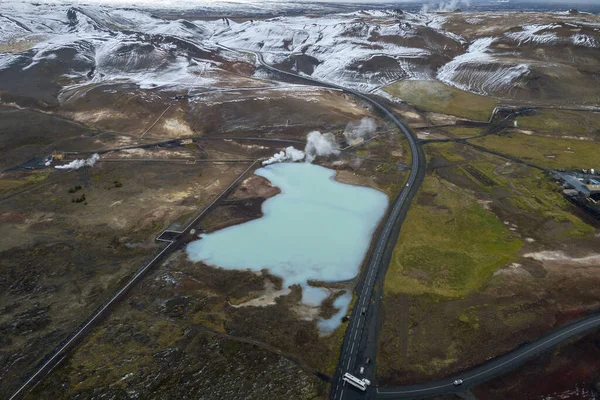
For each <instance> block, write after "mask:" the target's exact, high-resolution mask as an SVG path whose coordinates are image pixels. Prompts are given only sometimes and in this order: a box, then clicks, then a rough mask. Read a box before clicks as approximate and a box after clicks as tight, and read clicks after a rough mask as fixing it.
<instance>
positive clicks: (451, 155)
mask: <svg viewBox="0 0 600 400" xmlns="http://www.w3.org/2000/svg"><path fill="white" fill-rule="evenodd" d="M435 149H436V150H437V153H438V154H439V155H440V156H442V157H444V158H445V159H446V160H448V161H450V162H460V161H465V158H464V157H463V156H461V155H460V154H458V153H457V152H456V145H455V144H454V143H439V144H438V143H436V145H435Z"/></svg>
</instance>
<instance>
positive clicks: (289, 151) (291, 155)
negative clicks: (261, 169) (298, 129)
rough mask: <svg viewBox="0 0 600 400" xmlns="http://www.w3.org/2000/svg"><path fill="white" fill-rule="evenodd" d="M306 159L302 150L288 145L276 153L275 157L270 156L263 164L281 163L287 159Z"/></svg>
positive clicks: (293, 160) (294, 160) (292, 160)
mask: <svg viewBox="0 0 600 400" xmlns="http://www.w3.org/2000/svg"><path fill="white" fill-rule="evenodd" d="M301 160H304V152H303V151H302V150H298V149H296V148H294V147H293V146H290V147H287V148H286V149H285V150H284V151H280V152H279V153H275V154H274V155H273V157H271V158H269V159H268V160H265V161H263V162H262V164H263V165H269V164H274V163H280V162H285V161H291V162H296V161H301Z"/></svg>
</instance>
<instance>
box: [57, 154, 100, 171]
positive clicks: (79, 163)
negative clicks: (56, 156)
mask: <svg viewBox="0 0 600 400" xmlns="http://www.w3.org/2000/svg"><path fill="white" fill-rule="evenodd" d="M99 159H100V156H99V155H98V154H97V153H96V154H94V155H92V156H91V157H90V158H88V159H87V160H73V161H71V162H70V163H68V164H65V165H55V166H54V168H56V169H79V168H81V167H86V166H87V167H93V166H94V164H96V161H98V160H99Z"/></svg>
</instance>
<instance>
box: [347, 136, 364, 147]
mask: <svg viewBox="0 0 600 400" xmlns="http://www.w3.org/2000/svg"><path fill="white" fill-rule="evenodd" d="M364 142H365V138H363V137H359V138H356V139H352V140H351V141H350V146H358V145H359V144H363V143H364Z"/></svg>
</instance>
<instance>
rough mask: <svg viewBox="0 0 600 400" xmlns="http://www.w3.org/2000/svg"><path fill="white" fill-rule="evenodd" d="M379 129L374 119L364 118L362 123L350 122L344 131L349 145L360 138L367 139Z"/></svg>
mask: <svg viewBox="0 0 600 400" xmlns="http://www.w3.org/2000/svg"><path fill="white" fill-rule="evenodd" d="M376 129H377V124H376V123H375V120H374V119H373V118H369V117H364V118H363V119H361V120H360V122H348V125H346V129H345V130H344V137H345V138H346V141H347V142H348V143H350V142H352V141H353V140H356V139H359V138H366V137H367V136H369V135H371V134H373V132H375V130H376Z"/></svg>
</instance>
